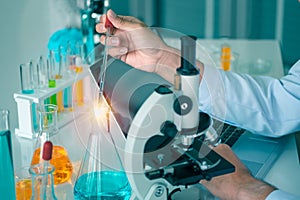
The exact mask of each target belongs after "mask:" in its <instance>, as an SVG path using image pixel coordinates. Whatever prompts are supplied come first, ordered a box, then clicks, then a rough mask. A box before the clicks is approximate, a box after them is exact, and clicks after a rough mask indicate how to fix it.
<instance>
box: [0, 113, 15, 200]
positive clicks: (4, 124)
mask: <svg viewBox="0 0 300 200" xmlns="http://www.w3.org/2000/svg"><path fill="white" fill-rule="evenodd" d="M12 156H13V154H12V144H11V133H10V129H9V111H8V110H5V109H0V194H1V199H15V181H14V166H13V157H12Z"/></svg>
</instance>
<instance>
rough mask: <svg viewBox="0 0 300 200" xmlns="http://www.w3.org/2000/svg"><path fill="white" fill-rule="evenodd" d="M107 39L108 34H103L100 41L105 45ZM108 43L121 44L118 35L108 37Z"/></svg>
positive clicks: (112, 44)
mask: <svg viewBox="0 0 300 200" xmlns="http://www.w3.org/2000/svg"><path fill="white" fill-rule="evenodd" d="M105 39H106V36H105V35H101V37H100V43H101V44H103V45H105ZM106 45H108V46H119V45H120V39H119V38H118V37H116V36H111V37H109V38H108V40H107V44H106Z"/></svg>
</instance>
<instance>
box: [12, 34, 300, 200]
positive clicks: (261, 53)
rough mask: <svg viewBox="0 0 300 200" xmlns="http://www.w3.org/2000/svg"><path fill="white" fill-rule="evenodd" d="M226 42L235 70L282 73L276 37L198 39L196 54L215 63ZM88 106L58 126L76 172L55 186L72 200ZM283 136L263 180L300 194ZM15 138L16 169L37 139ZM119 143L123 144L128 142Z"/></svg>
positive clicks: (290, 145) (290, 139) (290, 138)
mask: <svg viewBox="0 0 300 200" xmlns="http://www.w3.org/2000/svg"><path fill="white" fill-rule="evenodd" d="M164 39H165V41H166V42H167V43H168V44H169V45H171V46H174V47H177V48H180V43H179V42H180V41H179V40H178V39H174V38H164ZM224 43H227V44H229V45H230V47H231V49H232V52H234V53H235V54H236V55H235V56H236V57H235V59H236V60H235V61H236V63H235V66H232V69H231V70H232V71H236V72H239V73H249V74H252V75H269V76H273V77H275V78H279V77H282V76H283V64H282V58H281V52H280V47H279V44H278V42H277V41H274V40H227V39H226V40H203V39H199V40H198V41H197V45H200V49H201V50H200V52H198V53H197V58H198V59H200V60H203V59H202V58H203V57H204V56H207V55H208V54H209V55H211V59H212V60H213V62H214V63H218V59H217V58H216V57H214V54H216V55H218V53H219V49H220V46H221V45H223V44H224ZM204 60H205V59H204ZM260 61H264V63H263V64H266V65H262V66H266V67H267V69H258V70H261V71H259V72H257V71H253V69H250V68H251V67H252V66H253V63H257V62H260ZM208 63H209V64H211V63H212V62H211V60H208ZM204 64H205V62H204ZM216 66H217V65H216ZM86 75H87V76H90V74H89V73H86ZM93 91H95V90H93ZM92 96H93V95H92ZM89 107H93V102H89V103H88V104H86V105H85V106H84V107H83V108H78V110H77V109H76V108H75V110H74V111H72V112H73V113H72V112H70V113H69V114H70V115H71V118H70V120H69V121H68V122H67V123H64V124H63V125H62V126H60V127H59V138H60V142H61V143H62V144H63V146H64V147H65V148H66V149H67V151H68V155H69V158H70V159H71V161H72V163H73V174H72V178H71V180H70V181H69V182H67V183H64V184H62V185H58V186H55V191H56V195H57V197H58V199H73V186H74V183H75V181H76V178H77V174H78V170H79V167H80V164H81V160H82V158H83V155H84V153H85V151H86V149H87V148H86V147H87V140H88V136H89V134H90V132H91V131H92V129H93V124H92V123H91V118H92V117H91V115H93V110H92V109H90V108H89ZM13 120H15V119H13ZM112 120H113V117H112ZM114 129H119V127H118V125H116V124H115V125H113V127H112V129H111V130H112V131H111V132H112V133H113V132H114V131H113V130H114ZM118 131H119V130H118ZM13 132H14V131H13ZM284 137H286V138H287V143H286V144H285V147H284V151H283V152H282V154H281V155H280V156H279V158H278V160H277V161H276V162H275V164H274V165H273V167H272V168H271V169H270V171H269V173H268V174H267V175H266V177H265V179H264V180H265V181H267V182H269V183H271V184H273V185H275V186H276V187H278V188H280V189H283V190H285V191H287V192H291V193H294V194H298V195H300V191H299V186H298V185H299V183H300V173H299V169H300V167H299V160H298V155H297V150H296V143H295V137H294V134H290V135H287V136H284ZM12 141H13V158H14V168H15V169H18V168H20V167H24V166H28V165H29V164H30V162H31V158H32V155H33V150H34V149H33V148H34V142H35V140H34V139H32V138H26V137H20V136H18V134H13V140H12ZM117 142H120V143H124V142H125V141H117Z"/></svg>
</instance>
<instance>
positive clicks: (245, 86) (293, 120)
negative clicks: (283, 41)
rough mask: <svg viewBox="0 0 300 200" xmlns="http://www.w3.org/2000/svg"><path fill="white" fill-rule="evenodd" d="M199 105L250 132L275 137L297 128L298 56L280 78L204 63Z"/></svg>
mask: <svg viewBox="0 0 300 200" xmlns="http://www.w3.org/2000/svg"><path fill="white" fill-rule="evenodd" d="M199 109H200V110H202V111H204V112H207V113H209V114H211V115H212V116H214V117H216V118H218V119H220V120H224V121H225V122H227V123H229V124H233V125H237V126H240V127H242V128H245V129H247V130H249V131H251V132H253V133H257V134H261V135H265V136H271V137H279V136H282V135H285V134H288V133H292V132H295V131H298V130H300V60H299V61H298V62H297V63H296V64H295V65H294V66H293V67H292V68H291V70H290V71H289V73H288V75H286V76H284V77H282V78H281V79H275V78H272V77H267V76H250V75H247V74H238V73H234V72H225V71H223V70H219V69H216V68H214V67H209V66H205V68H204V73H203V77H202V80H201V83H200V87H199Z"/></svg>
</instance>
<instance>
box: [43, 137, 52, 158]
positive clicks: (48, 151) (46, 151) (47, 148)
mask: <svg viewBox="0 0 300 200" xmlns="http://www.w3.org/2000/svg"><path fill="white" fill-rule="evenodd" d="M52 149H53V145H52V142H50V141H46V142H45V143H44V148H43V155H42V158H43V160H45V161H49V160H51V158H52Z"/></svg>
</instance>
